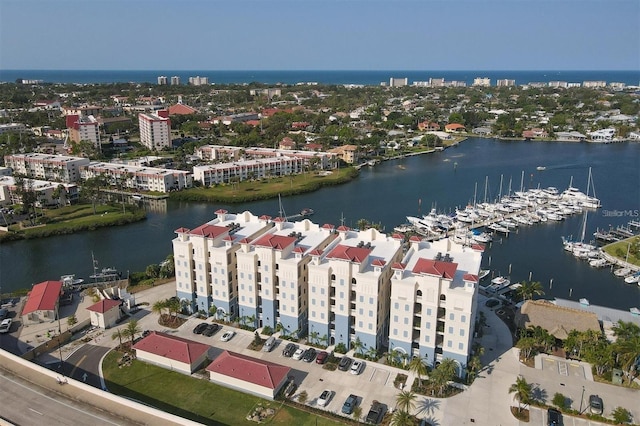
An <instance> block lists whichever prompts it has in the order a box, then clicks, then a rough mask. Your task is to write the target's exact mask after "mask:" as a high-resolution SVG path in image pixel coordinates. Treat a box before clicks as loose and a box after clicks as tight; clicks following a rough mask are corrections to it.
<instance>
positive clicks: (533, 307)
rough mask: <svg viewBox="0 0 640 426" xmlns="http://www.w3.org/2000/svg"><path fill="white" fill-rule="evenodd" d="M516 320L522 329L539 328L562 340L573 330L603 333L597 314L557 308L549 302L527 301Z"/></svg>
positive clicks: (561, 307) (517, 314)
mask: <svg viewBox="0 0 640 426" xmlns="http://www.w3.org/2000/svg"><path fill="white" fill-rule="evenodd" d="M514 320H515V323H516V325H517V326H518V327H520V328H528V327H537V326H539V327H542V328H544V329H545V330H547V331H548V332H549V334H551V335H552V336H554V337H555V338H556V339H560V340H564V339H566V338H567V336H568V335H569V332H570V331H572V330H577V331H588V330H593V331H597V332H598V333H599V332H601V329H600V322H599V321H598V316H597V315H596V314H594V313H592V312H587V311H583V310H579V309H572V308H567V307H563V306H557V305H555V304H553V303H551V302H549V301H548V300H527V301H526V302H524V304H523V305H522V307H520V310H519V311H517V312H516V315H515V318H514Z"/></svg>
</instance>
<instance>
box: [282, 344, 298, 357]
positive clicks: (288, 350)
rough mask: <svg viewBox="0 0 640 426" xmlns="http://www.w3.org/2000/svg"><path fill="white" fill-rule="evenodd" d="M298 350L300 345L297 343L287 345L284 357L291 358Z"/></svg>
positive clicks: (283, 351) (283, 353)
mask: <svg viewBox="0 0 640 426" xmlns="http://www.w3.org/2000/svg"><path fill="white" fill-rule="evenodd" d="M297 350H298V345H296V344H295V343H291V342H289V343H287V346H285V347H284V349H283V350H282V356H284V357H287V358H291V356H292V355H293V354H294V353H295V352H296V351H297Z"/></svg>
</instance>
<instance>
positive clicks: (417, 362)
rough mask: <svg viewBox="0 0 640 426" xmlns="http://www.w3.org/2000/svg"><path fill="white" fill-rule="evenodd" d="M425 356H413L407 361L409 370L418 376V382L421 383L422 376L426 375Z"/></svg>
mask: <svg viewBox="0 0 640 426" xmlns="http://www.w3.org/2000/svg"><path fill="white" fill-rule="evenodd" d="M426 362H427V357H424V358H422V357H419V356H414V357H413V358H412V359H411V361H410V362H409V371H411V372H412V373H414V374H415V375H416V376H418V383H419V384H420V385H422V376H426V375H427V365H426Z"/></svg>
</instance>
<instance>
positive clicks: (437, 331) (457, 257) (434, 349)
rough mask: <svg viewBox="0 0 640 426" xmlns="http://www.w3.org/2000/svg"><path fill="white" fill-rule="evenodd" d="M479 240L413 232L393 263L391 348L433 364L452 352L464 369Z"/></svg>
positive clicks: (474, 305) (471, 326)
mask: <svg viewBox="0 0 640 426" xmlns="http://www.w3.org/2000/svg"><path fill="white" fill-rule="evenodd" d="M482 250H483V247H482V246H478V245H476V246H472V247H467V246H463V245H461V244H457V243H455V242H454V241H452V240H451V239H443V240H439V241H434V242H426V241H421V239H420V238H417V237H413V238H412V239H411V240H410V248H409V250H408V251H407V253H406V254H405V256H404V258H403V259H402V261H401V262H398V263H395V264H393V266H392V269H393V276H392V278H391V297H390V305H391V306H390V321H391V324H392V327H391V330H390V332H389V349H390V350H397V351H399V352H403V353H405V354H407V355H409V357H413V356H420V357H426V359H427V360H428V362H429V363H430V364H432V365H435V364H436V363H437V362H439V361H441V360H442V359H444V358H451V359H453V360H455V361H456V362H457V364H458V365H459V369H458V375H459V376H463V375H464V369H465V367H466V365H467V362H468V359H469V356H470V352H471V343H472V338H473V330H474V324H475V320H476V312H477V299H478V281H479V279H478V273H479V271H480V262H481V260H482Z"/></svg>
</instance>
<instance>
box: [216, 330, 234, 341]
mask: <svg viewBox="0 0 640 426" xmlns="http://www.w3.org/2000/svg"><path fill="white" fill-rule="evenodd" d="M235 335H236V332H235V331H231V330H229V331H225V332H224V334H223V335H222V336H220V340H222V341H223V342H228V341H229V340H231V339H232V338H233V336H235Z"/></svg>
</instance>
